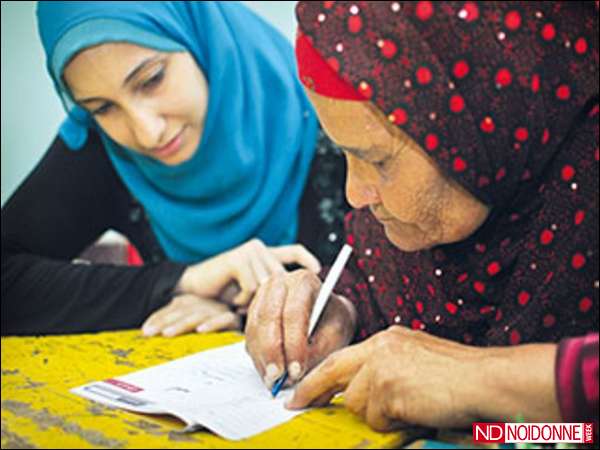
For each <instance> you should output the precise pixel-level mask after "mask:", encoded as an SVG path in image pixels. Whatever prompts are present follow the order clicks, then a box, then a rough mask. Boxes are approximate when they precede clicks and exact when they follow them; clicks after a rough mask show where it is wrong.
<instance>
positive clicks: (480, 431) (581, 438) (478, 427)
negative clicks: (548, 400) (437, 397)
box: [473, 422, 594, 444]
mask: <svg viewBox="0 0 600 450" xmlns="http://www.w3.org/2000/svg"><path fill="white" fill-rule="evenodd" d="M473 441H474V442H476V443H493V444H497V443H500V444H512V443H520V442H533V443H557V442H561V443H562V442H566V443H580V444H592V443H593V442H594V425H593V424H592V423H502V422H489V423H486V422H474V423H473Z"/></svg>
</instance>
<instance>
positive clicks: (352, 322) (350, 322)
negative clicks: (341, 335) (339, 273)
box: [334, 294, 358, 344]
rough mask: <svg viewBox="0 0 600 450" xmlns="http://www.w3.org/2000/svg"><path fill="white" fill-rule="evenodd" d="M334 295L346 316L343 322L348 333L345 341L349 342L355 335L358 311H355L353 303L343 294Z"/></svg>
mask: <svg viewBox="0 0 600 450" xmlns="http://www.w3.org/2000/svg"><path fill="white" fill-rule="evenodd" d="M334 295H335V296H336V298H337V299H338V301H339V304H340V306H341V308H342V311H344V313H345V316H346V319H345V321H344V323H345V325H346V327H345V329H346V331H347V333H348V335H347V343H348V344H349V343H350V342H352V341H353V340H354V336H355V335H356V331H357V328H358V313H357V312H356V308H355V307H354V304H353V303H352V302H351V301H350V300H348V299H347V298H346V297H344V296H343V295H336V294H334Z"/></svg>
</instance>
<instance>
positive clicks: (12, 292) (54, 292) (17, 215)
mask: <svg viewBox="0 0 600 450" xmlns="http://www.w3.org/2000/svg"><path fill="white" fill-rule="evenodd" d="M130 198H131V197H130V196H129V194H128V192H127V190H126V189H125V187H124V186H123V184H122V182H121V180H120V179H119V177H118V175H117V174H116V172H115V170H114V168H113V167H112V164H111V163H110V161H109V160H108V157H107V156H106V153H105V151H104V149H103V148H102V144H101V141H100V139H99V137H98V136H97V134H95V133H92V134H91V135H90V137H89V138H88V142H87V143H86V145H85V147H84V148H83V149H81V150H79V151H71V150H69V149H68V148H67V147H66V146H65V144H64V143H63V141H62V140H61V139H60V138H58V137H57V138H56V139H55V140H54V142H53V144H52V145H51V147H50V149H49V150H48V152H47V153H46V154H45V156H44V157H43V159H42V160H41V161H40V163H39V164H38V165H37V167H36V168H35V169H34V170H33V171H32V172H31V174H30V175H29V176H28V177H27V179H26V180H25V181H24V182H23V184H22V185H21V186H20V187H19V188H18V189H17V191H16V192H15V193H14V194H13V195H12V197H11V198H10V199H9V200H8V201H7V202H6V205H5V206H4V207H3V208H2V300H1V302H2V319H1V321H2V335H5V334H51V333H74V332H87V331H99V330H109V329H119V328H132V327H138V326H139V325H140V324H141V323H142V322H143V321H144V320H145V319H146V318H147V317H148V315H149V314H150V313H151V312H152V311H154V310H156V309H157V308H159V307H161V306H163V305H164V304H166V303H167V302H168V301H169V300H170V296H171V294H172V291H173V288H174V286H175V285H176V284H177V282H178V280H179V278H180V277H181V274H182V272H183V270H184V269H185V267H186V266H185V265H183V264H178V263H173V262H167V261H165V262H159V263H155V264H149V265H144V266H142V267H127V266H114V265H93V264H77V263H73V262H71V261H72V260H73V258H75V257H76V256H77V255H79V254H80V253H81V252H82V250H83V249H85V248H86V247H87V246H89V245H90V244H91V243H93V242H94V241H95V240H96V239H97V238H98V237H99V236H100V235H101V234H102V233H103V232H104V231H106V230H107V229H109V228H113V229H116V230H119V231H121V232H125V234H126V235H127V237H128V238H130V240H132V241H133V242H134V243H135V244H136V245H139V242H140V236H138V235H136V233H135V228H131V227H130V228H129V229H128V226H127V224H126V223H125V222H126V220H124V217H126V215H127V205H126V204H127V203H128V199H130ZM140 251H141V252H142V254H144V253H147V251H148V249H147V248H140Z"/></svg>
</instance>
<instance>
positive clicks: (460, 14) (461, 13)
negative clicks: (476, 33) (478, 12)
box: [458, 8, 469, 20]
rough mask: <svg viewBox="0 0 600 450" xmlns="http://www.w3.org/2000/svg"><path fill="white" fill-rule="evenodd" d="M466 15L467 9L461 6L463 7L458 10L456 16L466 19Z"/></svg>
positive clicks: (467, 14)
mask: <svg viewBox="0 0 600 450" xmlns="http://www.w3.org/2000/svg"><path fill="white" fill-rule="evenodd" d="M468 16H469V13H468V12H467V10H466V9H464V8H463V9H461V10H460V11H459V12H458V17H459V19H463V20H465V19H466V18H467V17H468Z"/></svg>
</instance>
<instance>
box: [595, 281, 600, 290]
mask: <svg viewBox="0 0 600 450" xmlns="http://www.w3.org/2000/svg"><path fill="white" fill-rule="evenodd" d="M598 285H599V283H598V280H596V281H594V287H595V288H596V289H598Z"/></svg>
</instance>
